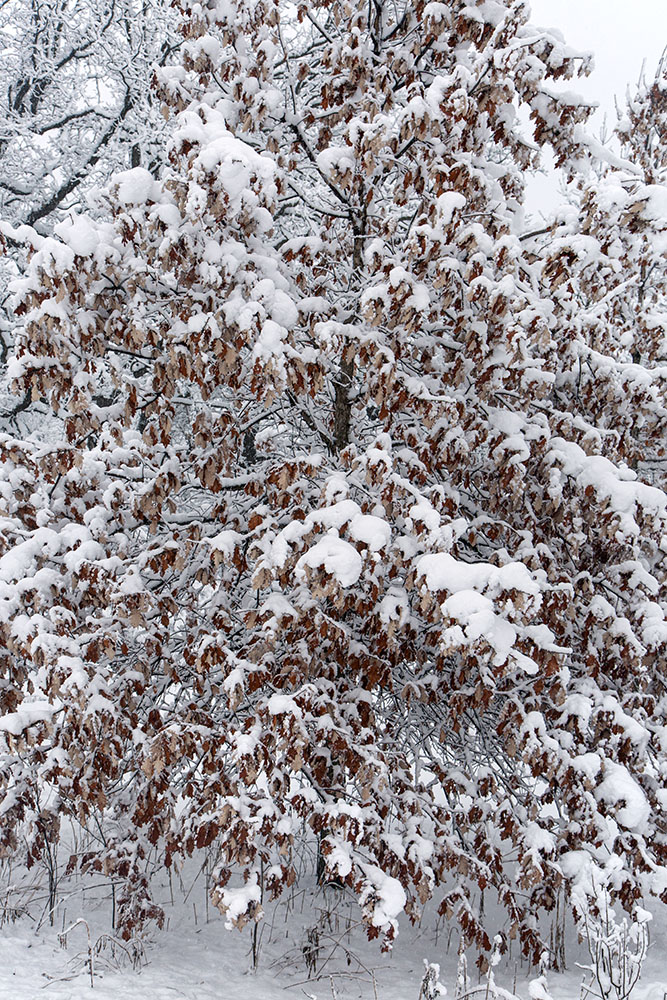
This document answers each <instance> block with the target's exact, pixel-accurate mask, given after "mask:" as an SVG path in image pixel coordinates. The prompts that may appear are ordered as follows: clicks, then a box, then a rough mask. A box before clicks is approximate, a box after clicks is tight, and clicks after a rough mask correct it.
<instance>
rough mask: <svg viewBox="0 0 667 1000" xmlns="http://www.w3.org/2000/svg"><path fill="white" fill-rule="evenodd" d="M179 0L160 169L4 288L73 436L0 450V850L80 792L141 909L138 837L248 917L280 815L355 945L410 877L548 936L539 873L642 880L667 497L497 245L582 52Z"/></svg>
mask: <svg viewBox="0 0 667 1000" xmlns="http://www.w3.org/2000/svg"><path fill="white" fill-rule="evenodd" d="M184 13H185V15H186V16H185V21H184V33H185V36H186V43H185V47H184V60H183V64H182V65H181V66H180V67H178V68H173V69H169V70H165V71H164V72H163V73H162V74H161V77H160V82H159V86H160V89H161V94H162V97H163V100H164V102H165V105H166V106H167V107H169V108H170V109H171V111H172V115H173V118H172V128H173V131H172V139H171V145H170V153H169V158H170V167H169V169H168V170H167V171H166V173H165V174H164V175H163V176H162V177H161V179H160V180H159V181H158V180H155V179H154V178H153V176H152V175H151V174H150V173H149V172H148V171H146V170H145V169H143V168H141V167H139V168H135V169H133V170H130V171H126V172H123V173H121V174H118V175H117V176H116V177H115V179H114V182H113V183H112V185H111V188H110V192H109V195H108V211H109V214H110V221H107V222H96V221H95V220H94V219H92V218H90V217H86V216H77V217H73V218H71V219H69V220H67V221H65V222H63V223H61V224H60V225H59V226H58V227H57V229H56V233H55V238H53V239H47V240H45V241H44V242H43V244H42V246H41V248H40V249H39V251H38V252H37V253H36V254H35V255H34V256H33V258H32V262H31V267H30V271H29V273H28V274H27V276H26V278H25V280H24V281H23V282H22V284H21V287H20V288H19V298H20V301H21V305H20V307H19V308H20V309H21V310H23V312H24V317H25V323H26V327H25V331H26V332H25V335H24V336H23V337H22V338H21V340H20V343H19V345H18V350H17V356H16V358H15V359H14V361H13V362H12V364H11V370H10V374H11V375H12V377H13V378H14V380H15V385H16V389H17V391H19V392H23V393H25V392H28V391H29V392H30V393H32V394H34V395H35V396H37V397H40V396H47V397H48V398H49V399H50V401H51V405H52V406H53V408H54V410H55V411H56V412H57V413H58V414H59V415H60V416H61V417H62V420H63V427H64V433H63V437H62V439H61V440H55V441H51V440H49V441H37V440H31V441H19V440H15V439H12V438H10V437H5V438H4V439H3V441H2V456H3V460H2V496H3V504H4V512H3V518H2V521H1V522H0V527H1V537H2V544H3V552H4V555H3V557H2V559H1V560H0V579H2V581H3V583H2V588H3V590H2V594H1V600H2V605H1V607H2V614H1V621H2V625H1V629H2V637H3V641H4V644H5V647H6V652H5V654H4V662H3V668H2V670H3V673H2V687H1V688H0V690H1V692H2V693H1V698H2V705H3V709H4V711H5V713H6V714H5V716H4V719H3V720H2V721H1V722H0V728H1V729H2V731H4V733H5V740H6V746H5V750H4V755H3V757H2V760H1V762H0V780H2V787H3V793H4V795H5V799H4V805H3V807H2V811H1V812H2V824H3V826H2V830H3V838H4V843H5V845H6V846H5V849H6V850H11V849H12V838H13V836H14V833H15V831H16V829H17V824H19V823H23V824H25V825H27V826H28V827H29V828H30V829H31V831H32V834H31V835H32V837H33V841H32V842H33V843H34V844H35V845H36V846H35V849H39V845H40V843H41V841H40V837H41V838H43V837H44V836H47V835H53V836H55V833H54V832H53V831H54V829H55V828H56V827H57V823H58V819H59V817H60V816H62V815H63V814H67V815H70V816H74V817H76V818H77V819H78V820H79V821H81V822H83V823H88V822H90V821H91V819H92V818H94V817H97V818H98V819H99V828H100V829H101V830H103V831H104V833H103V836H102V837H101V839H100V846H99V850H98V851H96V852H95V853H93V854H91V855H90V856H89V857H87V858H86V859H85V860H86V863H87V864H88V865H89V866H91V867H94V868H96V869H98V870H101V871H104V872H106V873H113V874H116V875H117V876H120V877H123V878H126V880H127V892H126V893H125V896H124V898H123V900H122V902H121V913H120V914H119V916H120V921H121V922H122V923H123V924H124V927H125V930H126V932H127V933H129V932H131V929H132V927H133V926H134V925H136V923H137V922H139V921H140V920H141V919H142V918H144V917H145V916H146V915H147V914H149V915H150V913H151V912H153V913H154V912H155V911H154V910H152V911H151V909H150V907H151V903H150V900H149V895H148V893H149V886H148V884H147V880H146V876H145V859H146V857H147V856H148V855H149V853H150V852H151V851H152V849H153V848H154V847H155V848H157V849H158V850H159V852H160V855H161V857H163V858H164V862H165V864H167V865H170V864H171V863H172V860H173V858H174V856H178V855H183V854H190V853H192V852H193V851H195V850H196V849H197V848H203V847H206V846H208V845H211V844H213V843H215V845H216V850H217V866H216V868H215V871H214V873H213V881H214V889H213V894H214V899H215V900H216V902H217V903H218V904H219V906H220V907H221V908H222V909H223V910H224V911H225V912H226V913H227V914H228V917H229V920H230V922H232V923H235V924H238V925H243V923H244V922H245V921H247V920H248V919H258V918H259V916H260V915H261V895H262V892H264V893H268V894H269V895H271V894H275V895H277V894H279V893H280V892H281V891H282V889H283V888H284V887H285V886H289V885H291V884H292V883H293V882H294V879H295V878H296V871H295V864H294V851H295V844H296V838H297V837H298V834H299V831H300V830H301V829H302V826H303V824H304V823H305V824H306V825H307V826H308V827H309V829H310V830H311V831H312V834H313V835H316V836H317V837H318V839H319V842H320V846H321V855H322V860H323V863H324V865H325V868H326V872H327V874H328V876H330V877H334V878H336V879H339V880H340V881H342V882H343V883H345V884H346V885H347V886H349V887H350V888H351V889H353V890H354V891H355V892H356V894H357V896H358V898H359V901H360V904H361V906H362V909H363V914H364V918H365V920H366V923H367V926H368V929H369V933H370V934H371V935H377V934H380V933H381V934H384V935H386V936H387V937H388V938H389V939H391V937H392V936H393V934H394V933H395V930H396V920H397V917H398V916H399V914H400V913H401V912H402V911H404V910H405V911H406V912H407V913H408V914H410V915H411V916H415V915H416V914H417V913H418V909H419V905H420V904H421V903H424V902H425V901H426V900H427V899H428V898H430V897H435V898H436V900H437V903H438V906H439V907H440V910H441V912H442V913H447V914H449V915H452V916H455V917H456V918H457V919H458V921H459V922H460V924H461V926H462V928H463V931H464V934H465V937H466V940H467V941H468V942H469V943H472V944H475V945H476V946H477V947H478V948H479V949H480V950H481V951H487V952H488V951H490V949H491V941H492V939H493V936H494V933H495V930H496V928H493V927H489V926H486V924H485V922H484V920H482V919H481V918H480V912H479V908H478V897H479V891H480V890H482V891H486V890H488V891H491V892H495V893H496V894H497V897H498V899H499V901H500V903H501V905H502V908H503V909H504V911H505V913H506V915H507V917H508V918H509V924H508V933H509V934H510V935H512V936H515V935H518V936H519V937H520V939H521V941H522V945H523V948H524V951H525V952H526V953H527V954H529V955H531V956H532V957H533V958H535V959H536V960H537V959H538V958H539V957H540V955H541V954H542V953H543V950H544V942H543V940H542V938H541V934H540V928H539V919H538V918H539V914H540V913H541V912H544V911H549V910H551V909H552V908H553V907H554V905H555V901H556V896H557V894H558V892H559V891H560V890H561V889H562V888H563V887H566V888H567V889H568V890H572V892H571V898H572V901H573V903H574V904H575V905H576V906H582V905H585V900H586V899H588V897H587V895H586V892H585V885H586V884H587V881H586V880H587V879H589V877H592V873H595V872H596V871H598V870H599V869H600V868H603V867H604V866H607V868H608V870H609V871H612V870H613V877H611V878H610V879H609V880H608V882H609V892H610V893H611V897H610V898H612V899H616V898H618V899H620V900H621V902H622V903H623V904H624V905H625V906H626V908H627V909H629V910H632V909H633V907H634V906H635V904H636V903H637V901H638V900H640V899H642V900H643V899H644V898H645V897H647V896H649V895H650V894H651V893H654V894H656V895H659V894H661V893H664V891H665V887H666V886H667V881H666V878H667V871H666V870H665V865H664V862H665V840H664V813H663V812H662V810H663V809H664V767H665V762H664V746H663V744H662V743H661V742H660V740H661V734H662V732H663V731H664V730H663V727H664V709H665V697H664V660H662V659H661V648H662V644H664V639H665V624H664V611H665V608H664V582H665V580H664V578H665V569H664V564H665V560H664V555H665V537H666V535H665V509H666V504H667V498H666V497H665V494H664V493H663V492H661V491H660V490H659V489H657V488H653V487H651V486H649V485H647V484H645V483H643V482H641V481H640V480H639V479H638V476H637V473H635V472H633V471H631V470H630V469H629V468H628V467H627V465H625V464H624V462H623V454H622V453H621V452H620V450H618V449H617V450H616V451H614V448H613V447H612V444H613V442H611V441H609V440H608V437H607V436H605V434H604V433H603V430H602V429H601V428H598V426H597V424H596V419H595V414H594V413H591V412H589V411H586V412H583V411H580V409H579V408H578V407H577V404H576V387H573V385H572V380H571V378H570V372H571V368H572V349H571V342H572V341H576V342H577V343H581V344H582V345H583V344H584V342H585V335H584V332H583V331H582V328H581V326H580V325H577V324H576V323H574V322H571V317H572V314H573V309H570V307H569V305H568V303H567V302H565V301H564V300H565V291H564V290H563V288H562V284H560V283H559V287H561V292H560V293H559V295H560V297H559V298H556V297H554V292H553V289H554V286H555V282H554V280H553V277H552V274H553V270H554V268H553V257H548V256H547V255H546V254H545V253H543V252H541V251H540V250H539V248H535V246H534V242H533V240H532V239H522V236H523V235H524V233H523V229H522V226H523V213H522V201H523V191H524V175H525V172H526V170H527V169H528V168H530V167H531V166H532V165H533V164H535V163H536V160H537V157H538V155H539V148H540V146H541V145H543V144H545V143H550V144H551V146H552V147H553V149H554V150H555V153H556V157H557V159H558V161H559V162H560V163H562V164H564V165H566V166H568V167H570V168H574V167H575V166H576V165H577V163H578V162H579V161H581V163H583V162H584V160H585V158H586V155H587V154H586V150H587V148H588V147H587V144H586V142H585V141H584V139H585V137H583V133H582V132H581V128H580V124H581V123H582V122H583V121H584V120H585V118H586V115H587V108H586V105H584V104H583V103H582V104H580V103H578V102H577V101H576V99H574V98H573V97H572V95H571V92H570V91H569V90H566V89H563V90H562V91H561V90H559V87H558V80H561V79H562V80H567V79H568V78H569V77H571V76H572V75H573V73H574V72H575V71H576V70H577V69H578V68H581V66H582V61H581V60H580V58H579V57H578V56H577V54H576V53H574V52H573V51H572V50H570V49H568V48H567V47H566V46H565V45H564V44H563V43H562V42H561V41H559V40H558V39H557V38H556V37H555V36H552V35H550V34H548V33H545V32H543V31H537V30H535V29H533V28H532V27H531V26H530V25H529V23H528V16H527V8H526V5H525V4H524V3H522V2H516V0H497V2H495V0H494V2H490V0H487V2H484V3H478V4H472V3H466V2H464V0H450V2H446V3H424V2H421V0H411V2H406V3H395V2H392V3H389V2H385V0H372V2H371V3H367V2H361V0H349V2H344V3H332V2H330V0H319V2H311V3H309V4H305V3H290V4H286V3H281V2H280V0H217V2H211V3H209V4H208V6H206V7H200V6H198V5H195V6H194V7H192V8H191V9H190V10H189V11H185V12H184ZM584 68H585V65H584ZM554 81H555V82H554ZM522 109H526V110H527V111H528V113H529V115H530V118H531V120H532V122H533V134H532V135H531V136H527V135H526V134H525V129H523V130H522V126H521V124H520V122H521V120H522V119H521V116H520V112H521V110H522ZM568 238H570V237H569V236H568ZM558 266H561V267H562V268H563V269H564V270H565V272H566V280H567V259H566V258H563V260H562V261H561V263H560V265H558ZM577 288H578V283H573V284H572V295H573V296H574V295H576V294H577ZM651 405H653V404H651ZM624 407H625V400H624V399H620V400H619V402H618V408H619V413H624ZM47 827H48V829H47ZM43 831H46V832H43ZM239 871H240V872H242V876H243V877H242V880H241V884H240V885H239V884H238V881H235V880H234V878H233V877H232V876H233V875H234V872H239ZM260 872H261V879H260ZM260 881H261V887H260ZM582 887H584V888H582ZM582 900H583V901H584V903H582Z"/></svg>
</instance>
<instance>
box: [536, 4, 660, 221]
mask: <svg viewBox="0 0 667 1000" xmlns="http://www.w3.org/2000/svg"><path fill="white" fill-rule="evenodd" d="M530 6H531V8H532V12H533V13H532V17H531V22H532V23H533V24H535V25H539V26H541V27H547V28H550V27H553V28H558V29H559V30H560V31H561V32H562V33H563V35H564V36H565V40H566V42H567V43H568V44H569V45H571V46H573V47H574V48H576V49H579V50H580V51H582V50H585V51H587V52H588V51H591V52H593V54H594V57H595V68H594V70H593V72H592V73H591V75H590V76H589V77H587V78H584V79H580V80H578V79H575V80H571V81H569V82H568V83H566V84H564V86H565V87H566V88H567V89H568V90H575V91H578V92H579V93H581V94H582V95H583V96H584V97H586V98H589V99H591V100H594V101H597V102H598V103H599V104H600V108H599V109H598V111H596V112H595V114H594V116H593V117H592V119H591V120H590V122H589V128H590V130H591V131H592V132H593V133H594V134H595V135H598V134H599V133H600V130H601V128H602V126H603V123H604V116H605V113H606V116H607V123H608V126H609V128H610V129H611V128H613V126H614V124H615V122H616V113H615V110H614V96H616V97H618V100H619V104H620V105H621V106H623V103H624V100H625V93H626V88H627V87H628V85H629V86H630V89H631V91H632V90H633V89H634V87H635V85H636V83H637V80H638V78H639V75H640V73H641V69H642V63H643V61H644V60H646V77H647V79H648V80H650V79H651V78H652V77H653V75H654V73H655V70H656V68H657V65H658V60H659V59H660V56H661V55H662V53H663V51H664V50H665V48H666V47H667V0H530ZM544 162H545V166H546V167H547V170H548V169H549V166H548V157H545V159H544ZM527 194H528V200H527V207H528V209H529V211H530V212H531V213H537V214H538V215H539V214H540V211H541V210H547V211H548V210H550V209H552V208H555V206H556V205H557V204H558V203H559V202H560V200H561V196H560V194H559V191H558V180H557V178H555V177H554V175H553V174H550V175H549V176H546V177H545V176H538V177H536V178H535V179H534V180H532V181H530V182H529V185H528V192H527Z"/></svg>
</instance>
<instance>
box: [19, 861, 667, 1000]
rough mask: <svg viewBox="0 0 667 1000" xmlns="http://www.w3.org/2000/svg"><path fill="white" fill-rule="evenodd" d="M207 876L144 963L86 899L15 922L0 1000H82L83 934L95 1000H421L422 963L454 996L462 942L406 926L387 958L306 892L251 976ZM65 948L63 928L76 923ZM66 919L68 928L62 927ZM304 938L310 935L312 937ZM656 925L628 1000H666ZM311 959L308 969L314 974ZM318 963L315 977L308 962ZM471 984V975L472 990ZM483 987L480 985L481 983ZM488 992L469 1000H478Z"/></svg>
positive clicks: (507, 973) (520, 971)
mask: <svg viewBox="0 0 667 1000" xmlns="http://www.w3.org/2000/svg"><path fill="white" fill-rule="evenodd" d="M203 889H204V886H203V879H199V880H198V881H197V880H195V881H194V882H192V884H190V885H185V886H184V890H185V891H184V892H181V891H179V892H176V893H174V903H173V904H172V903H171V900H170V897H171V895H172V892H173V887H172V892H169V890H168V889H167V887H165V895H166V897H167V898H168V899H169V902H168V903H167V905H166V913H167V918H168V925H167V927H166V928H165V930H164V931H162V932H160V931H153V932H151V933H150V934H149V935H148V936H147V937H146V939H145V940H144V942H143V943H142V946H141V948H142V952H143V953H142V954H141V955H140V956H139V961H138V962H135V963H134V967H133V963H132V961H131V959H130V957H129V956H128V955H127V954H125V952H124V951H123V950H122V949H121V948H120V946H119V945H117V944H115V943H114V941H113V940H112V939H110V938H108V937H103V936H102V935H104V934H105V933H108V932H109V911H108V901H106V900H97V901H96V900H94V899H93V898H91V897H92V895H93V894H92V893H89V894H87V896H88V902H87V903H86V904H85V905H84V904H83V903H82V901H81V897H80V896H72V897H70V898H69V900H68V901H67V902H66V903H63V904H62V905H61V907H60V910H59V918H58V921H57V926H56V927H54V928H51V927H49V926H48V924H46V923H42V926H41V927H40V928H39V930H38V931H36V930H35V925H36V922H37V921H36V920H34V919H33V920H32V921H31V920H30V919H28V918H22V919H21V920H19V921H17V922H16V923H7V922H6V923H5V924H4V926H2V928H1V929H0V1000H4V998H5V997H7V998H12V1000H32V998H37V997H47V998H54V1000H56V998H57V1000H80V998H82V997H90V996H91V985H90V974H89V969H88V963H87V956H88V927H89V928H90V932H91V943H92V944H93V946H94V945H95V944H99V945H100V946H102V947H100V950H99V954H97V955H95V956H94V973H95V975H94V989H93V992H92V996H93V997H97V998H98V1000H105V998H109V1000H249V998H252V1000H255V998H258V1000H279V998H281V1000H290V998H292V997H294V998H299V1000H301V998H302V997H307V998H311V1000H313V998H317V1000H335V998H336V997H338V998H339V1000H348V998H349V1000H418V996H419V988H420V982H421V978H422V974H423V962H424V959H428V960H429V961H431V962H438V963H439V964H440V966H441V979H442V982H443V984H445V985H446V986H447V989H448V993H449V996H450V997H453V996H454V992H455V989H454V981H455V974H456V949H457V938H456V936H455V934H452V933H449V930H448V928H447V927H446V926H443V924H442V922H440V924H439V926H438V922H437V921H436V920H435V919H432V920H429V919H428V915H427V916H426V917H425V919H424V921H423V922H422V926H420V927H416V928H413V927H409V926H406V927H404V928H403V929H402V931H401V934H400V935H399V939H398V941H397V943H396V945H395V947H394V949H393V952H392V953H391V954H389V955H382V954H381V953H380V949H379V946H377V944H369V943H368V942H366V941H365V940H364V939H363V938H362V936H361V934H360V933H359V930H358V928H357V927H354V926H352V927H351V929H350V925H351V924H354V922H355V921H356V916H357V914H356V910H355V908H354V905H353V904H352V903H350V902H348V901H346V900H345V899H344V898H343V897H342V895H341V894H340V892H338V891H337V890H333V889H330V890H327V892H326V893H325V892H324V891H323V890H321V889H319V888H317V887H311V888H306V889H305V890H300V891H299V892H295V893H293V894H292V896H291V897H290V899H289V900H288V901H283V902H281V903H279V904H278V905H270V906H269V907H268V908H267V914H266V920H265V921H264V922H263V924H261V925H260V933H259V935H258V953H259V960H258V968H257V970H256V971H253V970H252V969H251V932H250V930H249V929H246V930H244V931H243V932H242V933H239V932H238V931H226V930H225V928H224V921H223V919H222V918H221V917H220V916H219V915H218V914H217V912H216V911H215V910H213V908H212V907H210V908H209V910H208V919H207V913H206V905H205V896H204V892H203ZM81 917H83V918H85V920H86V924H84V923H79V924H77V925H76V926H75V927H74V928H73V929H72V930H71V931H70V932H69V934H68V940H67V947H66V948H63V947H61V945H60V943H59V939H58V935H59V931H60V930H62V927H63V926H64V925H71V924H73V923H74V922H75V921H76V920H77V919H79V918H81ZM63 918H64V924H63ZM309 932H310V936H309ZM666 936H667V935H666V934H665V928H664V925H663V927H662V928H657V927H655V926H654V927H653V931H652V943H651V946H650V948H649V954H648V957H647V959H646V962H645V964H644V972H643V975H642V979H641V982H640V984H639V986H638V987H637V988H636V990H635V992H634V993H633V996H632V1000H666V998H667V948H666V947H665V944H666V943H667V942H666ZM568 951H569V954H568V955H567V962H568V971H567V972H565V973H562V974H555V973H551V974H550V975H549V981H548V985H549V990H550V992H551V995H552V997H553V1000H577V998H579V996H580V991H581V983H582V979H583V976H584V973H583V972H582V971H581V970H580V969H579V968H577V967H576V961H577V960H579V961H583V960H584V956H583V954H582V953H581V951H580V950H579V949H578V948H577V946H576V945H575V944H573V943H572V942H570V944H569V948H568ZM307 959H310V960H311V966H310V969H309V968H308V962H307ZM313 962H315V963H316V967H315V969H313V967H312V963H313ZM534 975H535V972H532V973H531V972H530V971H529V970H528V969H527V967H526V966H525V965H524V966H521V964H520V963H519V961H518V958H517V957H516V955H515V956H513V957H510V958H509V959H508V960H504V961H503V962H502V963H501V964H500V965H499V966H498V967H497V969H496V970H495V978H496V982H497V984H498V985H499V986H501V987H504V989H507V990H510V991H512V992H514V993H516V995H517V996H518V997H520V998H521V1000H529V997H530V992H529V981H530V979H531V978H532V977H533V976H534ZM477 982H478V978H477V975H476V972H473V973H472V975H471V981H470V985H471V986H475V985H476V984H477ZM483 982H485V980H483ZM485 996H486V991H482V992H479V993H477V994H476V997H477V998H478V1000H479V998H480V997H481V998H484V997H485Z"/></svg>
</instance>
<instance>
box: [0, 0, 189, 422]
mask: <svg viewBox="0 0 667 1000" xmlns="http://www.w3.org/2000/svg"><path fill="white" fill-rule="evenodd" d="M178 42H179V38H178V36H177V34H176V30H175V16H174V15H173V13H172V12H171V9H170V7H169V5H168V4H167V3H166V2H163V0H6V2H5V3H3V4H2V7H1V8H0V48H1V50H2V66H1V67H0V220H3V221H4V223H5V227H4V232H5V236H6V237H7V245H6V250H7V253H6V254H5V256H4V257H3V259H2V263H0V282H1V283H2V287H3V290H2V293H1V296H0V303H1V309H0V360H1V361H2V364H3V365H4V363H5V361H6V358H7V353H8V351H9V349H10V347H11V345H12V343H13V338H14V332H13V331H14V328H15V325H16V319H15V317H14V316H13V315H12V313H11V309H10V308H9V293H8V291H7V286H8V284H9V282H10V280H11V277H12V275H15V274H16V273H17V269H20V268H21V266H22V264H21V254H22V253H25V250H24V240H27V241H28V244H30V243H31V242H32V243H33V244H34V242H35V240H36V239H37V241H38V237H35V236H34V234H33V235H32V236H31V235H30V231H29V230H26V229H19V231H18V232H17V231H16V227H21V226H28V227H34V228H35V229H36V231H37V233H38V234H42V235H44V234H49V233H51V232H52V230H53V227H54V225H56V224H57V222H58V221H60V220H62V219H63V218H64V217H65V216H66V215H67V213H68V212H71V211H72V210H82V209H83V208H84V206H85V204H86V195H87V194H88V193H89V192H90V191H91V189H92V188H94V187H95V186H99V185H100V184H104V183H105V182H106V181H107V179H108V177H109V175H110V174H111V173H112V172H113V171H114V170H118V169H123V168H125V167H129V166H133V165H134V166H136V165H138V164H139V163H141V164H143V165H144V166H147V167H148V168H149V169H151V170H153V171H154V172H155V171H157V170H158V168H159V164H160V159H161V149H162V145H163V131H164V119H163V118H162V116H161V114H160V108H159V102H156V101H155V99H154V97H153V91H152V88H151V85H150V80H151V75H152V74H153V72H154V66H155V64H159V63H163V62H164V61H165V60H166V59H168V58H172V57H173V53H174V51H175V49H176V48H177V47H178ZM89 207H90V206H89ZM28 402H29V401H28V400H27V399H26V400H24V401H23V402H22V403H19V404H18V406H17V404H16V402H15V401H12V400H11V399H8V398H7V389H6V387H5V388H3V405H2V406H1V409H2V410H5V411H7V412H6V419H7V418H12V417H13V418H16V417H17V416H18V415H19V414H25V410H26V409H27V405H28ZM24 429H25V427H24Z"/></svg>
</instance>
